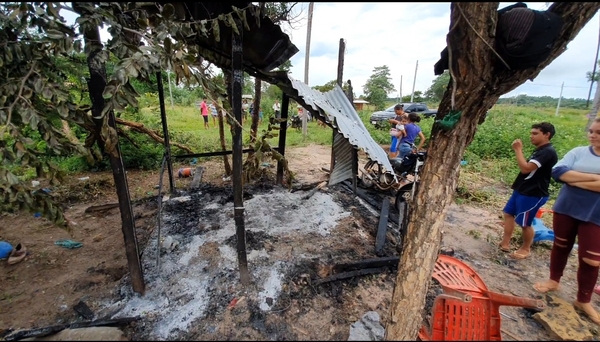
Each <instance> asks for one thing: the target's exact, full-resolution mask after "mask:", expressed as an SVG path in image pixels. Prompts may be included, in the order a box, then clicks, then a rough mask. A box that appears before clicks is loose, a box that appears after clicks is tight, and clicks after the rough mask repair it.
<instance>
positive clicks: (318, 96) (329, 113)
mask: <svg viewBox="0 0 600 342" xmlns="http://www.w3.org/2000/svg"><path fill="white" fill-rule="evenodd" d="M288 78H289V80H290V81H291V85H292V87H293V89H294V90H296V91H297V92H298V97H300V98H301V100H303V101H299V103H301V104H302V105H303V106H305V107H306V108H309V107H310V108H309V109H312V112H315V113H318V114H320V115H321V116H322V117H323V118H325V121H326V122H327V123H329V124H330V125H331V126H333V127H334V128H336V129H337V130H338V132H340V133H341V134H342V135H343V136H344V137H345V138H346V139H348V141H349V143H350V144H351V145H352V146H354V147H356V148H360V149H362V150H363V151H364V152H365V153H366V154H367V156H368V157H369V159H371V160H374V161H376V162H377V163H378V164H379V165H381V167H382V168H383V170H384V171H385V172H393V171H392V170H393V169H392V165H391V164H390V160H389V159H388V155H387V153H386V152H385V151H384V150H383V148H382V147H381V146H379V144H378V143H377V142H376V141H375V140H373V138H372V137H371V134H370V133H369V131H368V130H367V127H365V125H364V124H363V122H362V120H361V119H360V117H359V116H358V113H357V112H356V109H354V105H353V104H352V103H350V100H348V97H346V94H344V91H343V90H342V88H341V87H340V86H339V85H337V84H336V86H335V88H334V89H333V90H330V91H328V92H326V93H321V92H320V91H318V90H315V89H312V88H310V87H309V86H308V85H306V84H304V83H303V82H300V81H298V80H295V79H294V78H292V77H291V76H289V75H288ZM293 98H295V97H293ZM302 102H304V103H302Z"/></svg>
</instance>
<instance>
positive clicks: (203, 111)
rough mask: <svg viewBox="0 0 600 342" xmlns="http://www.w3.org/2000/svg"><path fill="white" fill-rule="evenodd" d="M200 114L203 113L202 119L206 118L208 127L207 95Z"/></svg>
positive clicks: (205, 121) (205, 123)
mask: <svg viewBox="0 0 600 342" xmlns="http://www.w3.org/2000/svg"><path fill="white" fill-rule="evenodd" d="M200 114H202V119H204V128H205V129H208V105H207V104H206V97H205V98H204V99H202V103H200Z"/></svg>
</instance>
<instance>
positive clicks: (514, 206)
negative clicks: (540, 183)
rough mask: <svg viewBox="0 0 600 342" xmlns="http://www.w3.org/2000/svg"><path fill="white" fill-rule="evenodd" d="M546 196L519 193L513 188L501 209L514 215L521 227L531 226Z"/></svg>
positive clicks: (546, 199) (546, 198)
mask: <svg viewBox="0 0 600 342" xmlns="http://www.w3.org/2000/svg"><path fill="white" fill-rule="evenodd" d="M546 201H548V196H546V197H532V196H525V195H521V194H520V193H518V192H516V191H514V190H513V193H512V194H511V195H510V198H509V199H508V202H506V205H505V206H504V209H503V211H504V212H505V213H507V214H509V215H512V216H514V217H515V222H516V223H517V224H518V225H519V226H521V227H531V225H532V224H533V219H534V218H535V215H536V214H537V212H538V210H539V209H540V208H541V207H542V206H543V205H544V204H546Z"/></svg>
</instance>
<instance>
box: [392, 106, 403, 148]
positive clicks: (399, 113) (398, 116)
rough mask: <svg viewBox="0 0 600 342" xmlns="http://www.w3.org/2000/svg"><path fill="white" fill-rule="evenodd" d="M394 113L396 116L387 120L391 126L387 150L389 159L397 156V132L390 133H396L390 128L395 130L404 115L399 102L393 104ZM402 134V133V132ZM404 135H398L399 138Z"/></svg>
mask: <svg viewBox="0 0 600 342" xmlns="http://www.w3.org/2000/svg"><path fill="white" fill-rule="evenodd" d="M394 113H395V114H396V116H395V117H394V118H393V119H389V120H388V122H389V123H390V124H392V128H391V129H390V136H391V139H392V140H391V142H390V151H389V152H388V158H390V159H394V158H397V157H398V153H399V151H398V139H399V137H398V134H392V133H397V132H392V130H397V126H398V125H399V124H400V122H401V121H402V117H403V116H404V106H403V105H401V104H397V105H395V106H394ZM403 134H404V133H403ZM403 136H404V135H402V136H400V138H402V137H403Z"/></svg>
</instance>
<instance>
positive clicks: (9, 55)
mask: <svg viewBox="0 0 600 342" xmlns="http://www.w3.org/2000/svg"><path fill="white" fill-rule="evenodd" d="M4 59H5V60H6V63H12V61H13V55H12V52H11V51H10V49H4Z"/></svg>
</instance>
